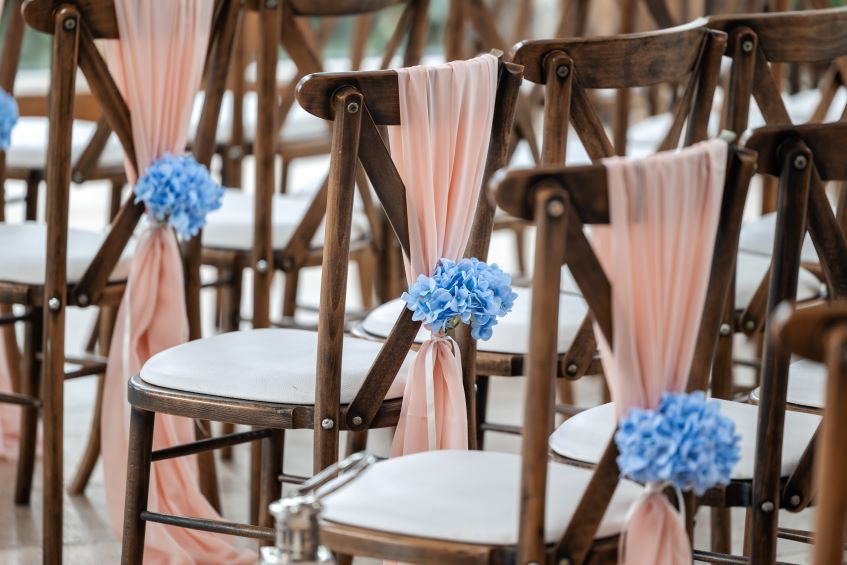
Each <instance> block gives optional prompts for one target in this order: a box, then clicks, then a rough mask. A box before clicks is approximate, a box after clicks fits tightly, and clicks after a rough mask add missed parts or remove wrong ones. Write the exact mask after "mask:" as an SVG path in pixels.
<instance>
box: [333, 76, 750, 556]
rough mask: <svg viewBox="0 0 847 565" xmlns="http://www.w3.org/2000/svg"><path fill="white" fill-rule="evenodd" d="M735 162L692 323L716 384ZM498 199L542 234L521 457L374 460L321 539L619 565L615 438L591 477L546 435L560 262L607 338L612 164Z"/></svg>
mask: <svg viewBox="0 0 847 565" xmlns="http://www.w3.org/2000/svg"><path fill="white" fill-rule="evenodd" d="M528 70H530V72H537V71H533V70H532V69H528ZM729 159H730V161H729V169H728V171H729V173H728V176H727V182H726V189H725V194H724V201H723V207H722V210H723V213H722V216H721V224H720V229H719V231H718V234H719V235H718V240H717V247H716V253H715V260H714V263H713V267H712V278H711V282H710V287H709V293H708V298H707V302H706V304H707V307H706V309H705V312H706V313H705V315H704V319H703V322H702V324H701V326H700V328H692V331H697V330H698V329H699V331H700V333H699V341H698V347H697V354H696V359H697V361H696V362H695V364H694V366H693V369H692V378H694V379H695V380H696V381H697V382H704V381H705V380H706V379H707V378H708V371H709V366H710V360H711V355H712V352H713V350H714V344H715V340H716V336H717V330H718V323H719V311H720V305H721V304H722V302H723V300H725V298H726V296H727V294H728V286H729V284H730V282H731V278H730V274H729V273H728V272H726V271H725V269H723V267H724V266H725V265H726V264H731V262H732V261H733V260H734V256H735V251H736V247H737V243H738V231H739V228H740V224H741V210H742V209H743V208H742V206H743V202H744V196H745V195H746V190H747V183H748V181H749V178H750V176H751V175H752V170H753V164H754V157H753V156H752V155H751V154H749V153H746V152H744V151H743V150H739V151H732V152H731V153H730V156H729ZM495 193H496V198H497V203H498V204H499V205H500V206H501V207H503V208H504V209H505V210H506V211H508V212H509V213H511V214H513V215H515V216H516V217H519V218H523V219H526V220H530V219H534V221H535V224H536V226H537V229H538V232H537V238H536V242H537V243H536V248H535V258H536V274H535V277H534V279H533V293H532V324H531V326H530V328H531V329H530V331H531V338H530V340H531V350H530V354H529V360H528V364H527V365H528V382H527V394H526V400H525V407H524V427H525V433H524V438H523V449H522V454H521V455H520V456H517V455H507V454H495V453H490V452H482V451H467V452H455V451H452V452H451V451H435V452H427V453H420V454H416V455H409V456H405V457H400V458H394V459H390V460H387V461H385V462H382V463H378V464H376V465H375V466H374V467H373V468H372V469H370V470H368V471H367V472H366V473H364V474H363V475H362V476H360V477H359V478H357V479H356V480H354V481H352V482H351V483H350V484H348V485H347V486H345V487H343V488H342V489H340V490H339V491H337V492H335V493H333V494H331V495H330V496H328V497H327V498H325V499H324V500H323V504H324V508H325V511H324V515H323V518H322V522H321V539H322V541H323V542H324V543H326V544H327V545H328V546H329V547H330V548H331V549H333V550H334V551H337V552H340V553H350V554H356V555H367V556H372V557H376V558H383V559H397V560H403V561H412V562H416V563H474V564H481V563H511V562H516V563H560V562H563V561H564V562H567V563H574V564H578V563H585V562H591V563H595V562H598V563H613V562H616V559H617V557H618V553H617V552H618V548H617V542H618V540H617V534H618V533H619V532H620V531H621V526H622V524H623V517H624V515H625V514H626V511H627V509H628V507H629V504H630V503H631V502H632V501H633V500H634V499H633V498H632V497H633V496H637V495H638V493H639V490H640V489H638V488H635V489H634V488H633V484H632V483H631V482H629V481H621V480H620V479H619V471H618V468H617V465H616V463H615V456H616V448H615V444H614V443H613V442H608V441H604V443H603V446H605V445H606V443H608V446H607V447H606V449H605V452H604V456H603V462H602V463H601V465H600V466H598V467H597V468H596V469H594V470H593V471H592V470H589V469H584V468H578V467H574V466H570V465H564V464H562V463H558V462H552V463H549V464H548V449H549V447H548V443H547V430H548V429H549V425H550V421H551V420H552V418H553V410H552V402H551V400H552V398H553V395H554V390H555V388H554V380H555V377H556V376H557V374H558V372H559V369H558V361H557V336H556V327H557V316H556V313H557V310H558V304H557V303H558V301H559V299H560V297H561V294H560V291H559V287H560V277H561V267H562V265H563V264H565V263H567V264H569V265H570V266H571V268H572V270H573V273H574V276H575V277H576V280H577V283H578V284H579V286H580V288H582V290H583V291H584V293H585V296H586V300H587V301H588V303H589V307H590V309H591V311H592V313H593V316H594V319H595V320H596V321H597V324H598V325H599V327H600V328H601V330H602V331H603V332H604V333H605V334H606V335H607V336H610V335H611V326H612V324H613V320H612V319H611V304H610V301H611V289H610V285H609V282H608V280H607V279H606V277H605V274H604V273H603V271H602V269H601V268H600V264H599V261H598V259H597V257H596V256H595V255H594V253H593V251H592V249H591V247H590V244H589V243H588V241H587V239H586V238H585V235H584V233H583V230H582V228H583V226H584V225H595V224H606V223H608V221H609V219H608V215H609V209H608V206H609V204H608V197H607V187H606V172H605V168H604V167H602V166H598V165H594V166H583V167H572V168H567V169H563V168H560V167H552V166H551V167H545V168H540V169H527V170H515V171H511V172H508V173H506V174H505V175H504V176H503V177H501V178H500V180H499V181H498V182H497V183H496V188H495ZM716 304H717V305H718V308H717V309H713V310H717V312H711V313H710V311H709V307H710V306H714V305H716ZM606 439H607V440H608V438H606ZM603 446H601V449H602V447H603ZM378 485H379V486H378ZM613 495H614V496H613ZM519 500H520V508H518V501H519ZM410 508H411V509H413V511H409V509H410Z"/></svg>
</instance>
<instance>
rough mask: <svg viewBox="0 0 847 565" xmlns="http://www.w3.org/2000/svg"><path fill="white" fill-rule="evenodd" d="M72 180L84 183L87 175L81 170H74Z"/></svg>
mask: <svg viewBox="0 0 847 565" xmlns="http://www.w3.org/2000/svg"><path fill="white" fill-rule="evenodd" d="M71 180H73V181H74V182H75V183H77V184H82V183H84V182H85V177H84V176H82V173H81V172H79V171H74V174H73V175H72V178H71Z"/></svg>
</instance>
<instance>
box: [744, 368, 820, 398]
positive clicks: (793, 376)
mask: <svg viewBox="0 0 847 565" xmlns="http://www.w3.org/2000/svg"><path fill="white" fill-rule="evenodd" d="M759 394H760V390H759V389H758V388H756V389H754V390H753V391H752V392H751V393H750V400H751V401H753V402H755V403H756V404H758V403H759V399H760V398H761V397H760V395H759ZM786 399H787V401H788V404H791V405H794V406H798V407H801V408H804V409H812V410H823V407H824V400H825V399H826V367H825V366H824V365H823V364H821V363H815V362H814V361H808V360H806V359H801V360H800V361H795V362H794V363H792V364H791V367H790V369H789V371H788V395H787V396H786Z"/></svg>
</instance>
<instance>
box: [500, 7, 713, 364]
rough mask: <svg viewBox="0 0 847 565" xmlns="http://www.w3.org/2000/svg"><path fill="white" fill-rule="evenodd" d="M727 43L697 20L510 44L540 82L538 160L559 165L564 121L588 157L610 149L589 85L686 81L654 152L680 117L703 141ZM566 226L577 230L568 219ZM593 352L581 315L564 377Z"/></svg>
mask: <svg viewBox="0 0 847 565" xmlns="http://www.w3.org/2000/svg"><path fill="white" fill-rule="evenodd" d="M725 42H726V35H725V34H724V33H722V32H720V31H711V30H709V29H708V28H707V27H706V25H705V21H704V20H699V21H697V22H693V23H691V24H688V25H685V26H680V27H677V28H671V29H668V30H660V31H655V32H647V33H637V34H630V35H622V36H610V37H591V38H574V39H551V40H540V41H526V42H523V43H519V44H518V45H516V46H515V47H514V48H513V50H512V54H511V58H512V59H513V60H514V61H515V62H517V63H520V64H522V65H524V67H525V69H526V70H525V75H526V78H527V79H528V80H529V81H531V82H534V83H537V84H542V85H544V88H545V95H544V100H545V104H544V123H543V137H542V150H541V161H542V164H544V165H556V164H564V162H565V158H566V150H567V145H568V132H569V124H570V125H572V126H573V128H574V130H575V131H576V133H577V135H578V136H579V138H580V141H581V142H582V145H583V146H584V147H585V150H586V151H587V153H588V156H589V157H590V158H591V160H592V161H595V162H596V161H598V160H599V159H602V158H604V157H611V156H613V155H614V154H615V149H614V146H613V144H612V141H611V140H610V139H609V137H608V136H607V134H606V130H605V128H604V127H603V122H602V121H601V119H600V116H599V115H598V114H597V111H596V110H595V107H594V105H593V103H592V101H591V99H590V97H589V96H588V91H589V90H591V89H605V88H617V89H621V88H631V87H638V86H649V85H655V84H660V83H674V84H684V85H685V88H684V91H683V93H682V94H681V96H680V97H679V98H678V103H677V107H676V111H675V114H674V117H673V122H672V125H671V127H670V129H669V130H668V132H667V134H666V136H665V138H664V140H663V142H662V143H661V145H660V147H659V150H665V149H671V148H674V147H676V146H677V145H678V144H679V140H680V136H681V135H682V131H683V127H684V126H685V124H686V121H687V129H686V137H685V145H690V144H691V143H694V142H697V141H702V140H703V139H705V138H706V135H707V126H708V120H709V114H710V112H711V105H712V99H713V97H714V91H715V88H716V86H717V80H718V72H719V70H720V59H721V55H722V53H723V50H724V45H725ZM569 229H575V228H574V226H573V225H572V224H569ZM596 350H597V348H596V344H595V343H594V332H593V331H592V329H591V320H590V318H589V317H586V318H585V320H584V321H583V323H582V325H581V326H580V329H579V331H578V333H577V335H576V337H575V339H574V341H573V344H572V346H571V347H570V348H569V349H568V352H567V353H566V354H565V356H564V357H563V359H562V364H561V366H562V371H563V373H566V374H567V376H568V377H569V378H577V377H580V376H582V375H584V374H585V373H586V372H587V371H588V370H589V368H590V367H591V364H592V363H591V362H592V359H593V357H594V352H595V351H596Z"/></svg>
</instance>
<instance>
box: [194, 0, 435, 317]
mask: <svg viewBox="0 0 847 565" xmlns="http://www.w3.org/2000/svg"><path fill="white" fill-rule="evenodd" d="M261 4H262V3H261V2H254V3H253V4H251V6H252V7H253V8H254V9H265V8H260V6H261ZM399 4H402V5H404V11H403V12H402V15H401V17H400V20H399V22H398V25H397V27H396V29H395V31H394V34H393V35H392V37H391V38H390V40H389V42H388V45H387V47H386V50H385V53H384V56H383V59H382V63H381V67H382V68H387V67H388V66H389V65H390V64H391V61H392V59H393V58H394V56H395V55H396V53H397V51H398V49H399V47H400V45H401V43H402V41H403V39H404V37H407V46H406V49H405V52H404V62H405V64H407V65H413V64H417V63H418V62H419V61H420V57H421V54H422V50H423V42H424V39H425V34H424V32H425V23H426V14H427V3H426V2H424V1H422V0H382V1H379V2H364V1H362V0H347V1H344V2H296V1H290V0H289V1H286V2H281V3H280V5H279V6H274V8H273V9H267V14H266V15H264V16H262V19H260V22H259V25H260V28H261V31H262V33H264V34H265V35H264V36H263V37H266V38H267V41H270V42H272V43H273V45H274V46H276V45H278V44H280V43H281V44H282V46H283V47H284V48H285V49H286V51H287V52H288V54H289V55H290V56H291V58H292V60H293V62H294V64H295V66H296V69H297V70H296V73H295V76H294V78H293V79H292V80H291V81H289V82H288V83H286V85H285V86H284V87H283V88H282V89H280V90H279V91H278V89H277V83H276V71H277V58H278V54H277V51H276V50H275V49H271V48H270V47H269V46H268V45H265V44H264V43H262V42H260V43H259V44H258V54H257V100H258V104H257V112H258V114H257V121H256V124H257V127H256V132H255V138H256V143H257V144H258V140H259V138H260V137H261V138H262V139H263V140H264V142H265V143H266V144H268V145H267V147H269V148H270V151H269V152H265V153H262V152H259V151H258V148H256V151H254V153H255V157H256V172H257V177H256V192H255V195H248V194H245V193H243V192H241V191H238V190H227V192H226V195H225V196H224V204H223V208H222V210H221V211H220V213H219V214H217V215H216V216H215V217H211V218H210V222H209V225H208V226H207V229H206V231H205V232H204V236H203V245H204V251H203V257H204V258H203V262H204V263H205V264H210V265H214V266H216V267H217V268H218V270H219V272H222V273H223V277H222V278H221V280H220V283H221V284H225V285H226V289H225V291H224V294H225V297H226V298H225V300H224V305H223V307H222V312H221V322H222V323H221V327H222V328H223V329H224V330H234V329H237V328H238V324H239V321H240V306H241V285H242V272H243V270H244V269H245V268H247V267H252V269H253V275H254V283H253V316H252V323H253V326H254V327H258V328H261V327H268V326H270V325H271V317H270V290H271V283H272V280H273V276H274V274H275V273H276V272H278V271H279V272H282V273H284V274H285V287H284V293H283V306H282V314H283V317H284V319H285V320H287V321H288V323H289V324H290V323H291V321H292V320H291V319H292V318H293V317H294V315H295V311H296V307H297V291H298V286H299V281H300V270H301V269H302V268H304V267H310V266H319V265H320V264H321V257H322V253H323V251H322V249H323V242H322V241H321V240H320V226H321V223H322V221H323V220H324V217H325V209H326V195H327V181H326V180H324V182H323V184H322V185H321V187H320V188H319V189H318V190H317V192H316V193H314V194H308V195H303V194H301V195H286V194H277V195H275V194H274V186H275V184H274V171H275V165H274V160H275V157H276V155H277V153H278V152H279V151H280V150H281V148H282V146H281V145H280V143H281V142H280V137H279V136H280V127H282V125H281V124H284V122H285V121H286V119H287V116H289V115H290V114H291V112H292V111H293V110H292V107H293V104H294V89H295V86H296V84H297V82H298V81H299V80H300V79H301V78H302V77H304V76H305V75H307V74H309V73H315V72H321V71H323V70H324V62H323V60H322V57H321V54H320V52H318V51H317V50H316V46H315V41H313V37H312V35H311V34H310V33H309V31H308V29H307V28H306V27H305V26H304V25H303V24H304V20H305V19H306V18H319V19H320V20H321V21H327V20H330V19H334V18H338V17H342V16H357V15H358V16H359V17H367V16H373V15H376V14H378V13H380V12H381V11H383V10H385V9H386V8H388V7H391V6H395V5H399ZM270 16H272V17H273V18H274V24H273V26H271V24H270V23H269V22H268V21H267V17H270ZM236 103H237V101H236ZM298 111H299V110H298ZM309 118H310V119H314V118H313V117H312V116H309ZM319 127H320V130H319V131H320V132H321V135H320V143H319V144H318V145H320V147H319V148H318V150H317V153H322V152H325V150H327V149H328V147H329V145H328V144H329V130H328V129H327V128H326V127H325V126H322V125H321V126H319ZM282 139H284V136H283V138H282ZM283 145H284V144H283ZM285 166H286V164H285V161H284V162H283V171H284V170H285ZM283 176H285V175H284V174H283ZM359 181H360V182H359V184H360V186H359V189H360V190H359V194H360V196H361V201H362V207H361V209H360V210H357V212H356V219H355V222H354V228H355V232H354V233H355V237H354V239H353V241H352V247H351V250H352V253H351V260H353V261H356V262H357V263H358V265H359V273H360V286H361V287H362V289H361V290H362V298H363V302H364V303H365V305H366V306H371V305H372V294H373V285H374V281H373V277H374V257H375V255H376V254H377V253H378V252H379V251H380V246H381V245H382V244H383V242H381V241H380V234H381V232H382V224H381V220H380V216H379V211H378V209H377V208H376V206H375V205H374V203H373V200H372V197H371V193H370V192H369V189H368V187H367V184H365V177H364V176H363V175H361V174H360V175H359Z"/></svg>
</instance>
